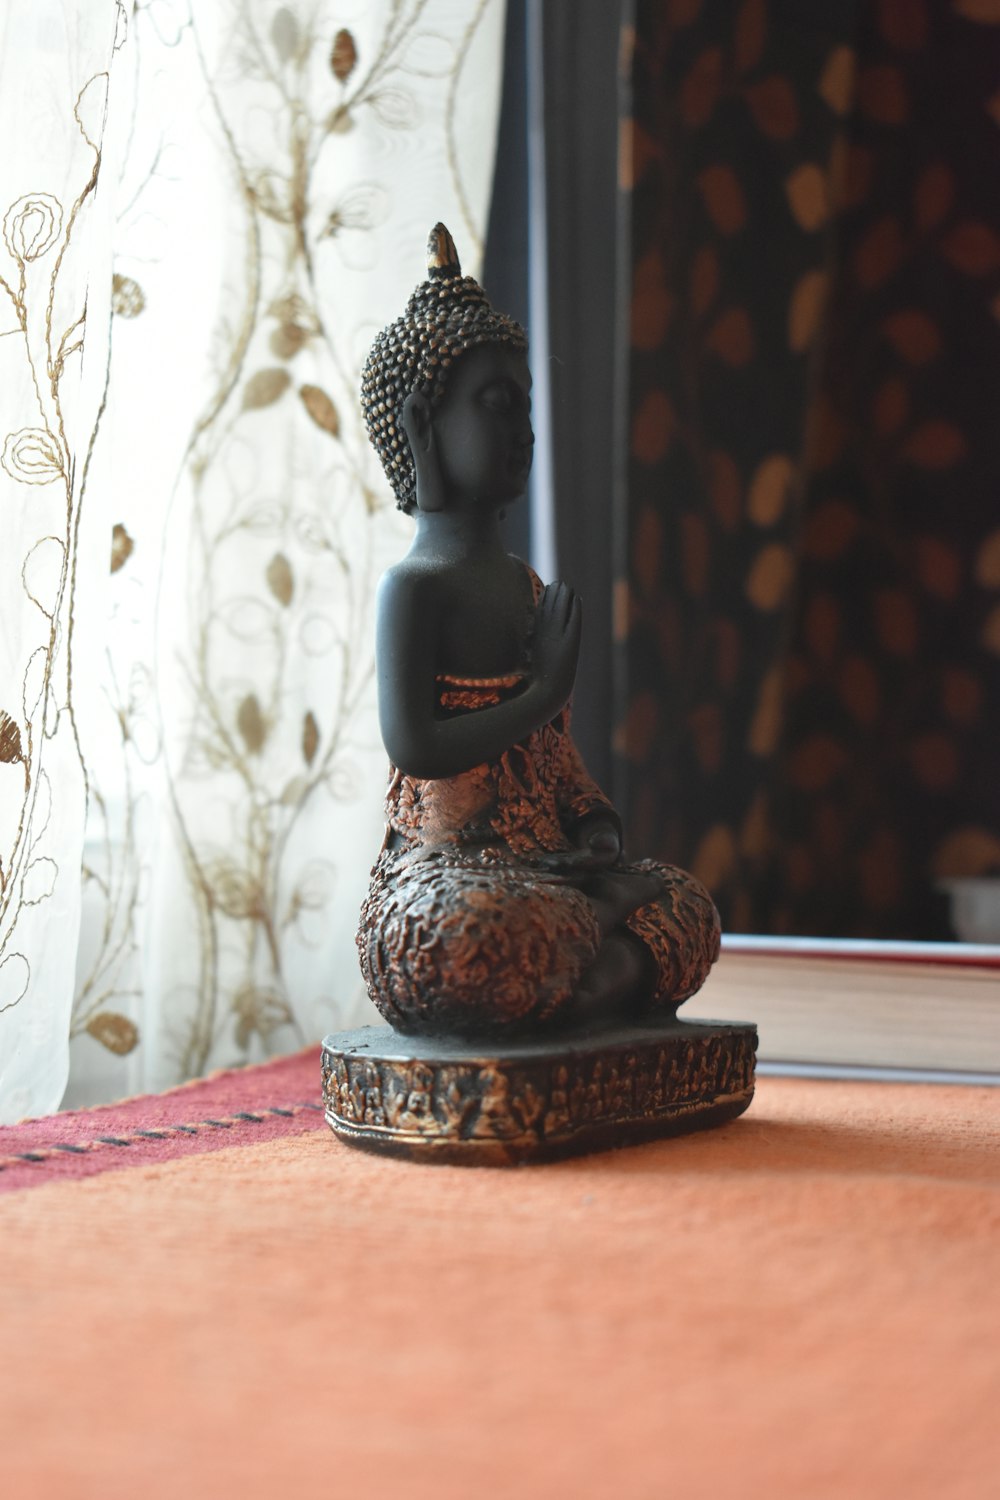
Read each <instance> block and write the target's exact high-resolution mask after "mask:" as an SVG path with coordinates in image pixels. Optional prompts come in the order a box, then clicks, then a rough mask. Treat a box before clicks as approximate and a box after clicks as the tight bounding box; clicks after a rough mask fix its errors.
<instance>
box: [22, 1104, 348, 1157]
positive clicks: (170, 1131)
mask: <svg viewBox="0 0 1000 1500" xmlns="http://www.w3.org/2000/svg"><path fill="white" fill-rule="evenodd" d="M304 1110H310V1111H315V1112H319V1113H321V1112H322V1110H323V1106H322V1104H314V1103H313V1102H312V1101H311V1100H302V1101H300V1102H297V1103H295V1104H293V1105H291V1107H290V1108H284V1107H282V1106H281V1105H279V1104H270V1105H268V1106H267V1107H266V1109H265V1110H264V1111H263V1113H260V1114H255V1113H253V1112H251V1111H250V1110H237V1111H235V1112H234V1113H233V1115H232V1117H231V1118H229V1119H225V1120H214V1119H210V1120H201V1121H199V1123H198V1124H197V1125H164V1126H163V1127H162V1128H161V1129H159V1130H139V1129H138V1128H137V1129H136V1130H134V1131H133V1132H132V1134H131V1135H130V1136H120V1135H99V1136H95V1137H94V1138H93V1140H91V1141H88V1142H87V1143H86V1144H85V1145H74V1144H72V1143H71V1142H69V1141H53V1142H52V1144H51V1146H44V1147H42V1148H41V1149H40V1150H38V1151H19V1152H15V1153H14V1154H13V1155H12V1156H8V1157H7V1158H6V1159H5V1158H3V1157H0V1172H2V1171H4V1169H5V1168H6V1167H9V1166H13V1165H15V1163H17V1162H22V1161H26V1162H31V1163H32V1164H34V1163H37V1162H46V1161H51V1160H52V1158H53V1157H54V1156H55V1155H56V1153H57V1152H64V1153H70V1154H72V1155H73V1156H86V1155H88V1154H89V1153H90V1152H91V1151H93V1150H95V1149H96V1147H98V1146H131V1145H134V1144H135V1142H136V1141H138V1140H140V1139H141V1140H151V1141H167V1140H170V1139H171V1137H175V1136H178V1135H199V1134H200V1133H201V1131H202V1130H204V1129H205V1128H206V1126H212V1128H213V1129H215V1130H231V1129H232V1127H233V1126H234V1125H235V1124H236V1123H237V1121H238V1120H246V1121H248V1122H249V1123H250V1124H253V1125H261V1124H263V1123H264V1121H265V1120H266V1119H267V1118H268V1116H270V1115H280V1116H281V1117H282V1118H283V1119H286V1120H291V1119H294V1118H295V1116H296V1115H298V1114H301V1113H302V1112H303V1111H304Z"/></svg>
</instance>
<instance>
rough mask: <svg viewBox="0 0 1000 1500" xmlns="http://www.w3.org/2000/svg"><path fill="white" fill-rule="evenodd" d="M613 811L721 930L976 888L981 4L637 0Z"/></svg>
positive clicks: (989, 613) (984, 174)
mask: <svg viewBox="0 0 1000 1500" xmlns="http://www.w3.org/2000/svg"><path fill="white" fill-rule="evenodd" d="M627 42H628V47H627V56H626V61H625V76H626V79H627V87H628V90H629V92H630V95H631V99H630V103H629V105H628V106H627V107H626V114H627V118H626V121H625V128H624V140H623V150H622V155H621V160H622V168H621V170H622V175H623V178H624V179H625V181H624V182H623V187H624V189H625V197H624V212H625V216H626V222H627V223H628V226H629V233H630V240H631V247H630V257H629V258H630V266H629V268H628V274H627V276H625V277H623V278H622V280H623V284H627V286H628V307H627V313H628V316H629V320H630V329H631V333H630V347H629V350H628V358H627V361H626V368H625V370H624V372H623V380H622V382H621V386H622V389H623V391H624V392H625V394H626V399H627V411H628V453H627V457H626V461H625V468H626V472H625V473H624V474H623V476H622V478H623V483H622V494H621V501H622V503H621V505H620V506H619V517H620V525H621V533H620V537H619V556H618V558H617V560H616V570H617V574H618V578H619V582H618V584H617V585H616V611H615V638H616V642H617V646H616V650H617V656H616V668H617V672H618V683H619V689H620V704H619V711H618V713H617V729H616V740H615V752H616V775H617V777H618V781H617V785H616V793H617V796H618V798H619V800H620V801H622V802H623V804H624V806H625V808H626V810H627V815H628V824H629V831H630V839H631V846H632V848H633V849H634V850H635V851H636V852H641V853H648V854H658V855H662V856H667V857H669V858H671V859H674V860H676V861H677V862H678V863H681V864H685V865H687V866H688V867H690V868H692V869H694V870H695V871H696V872H697V873H698V874H699V875H701V876H702V878H703V879H705V880H706V882H707V883H708V884H709V886H710V887H711V888H712V890H713V892H714V893H715V896H716V899H717V901H718V902H719V905H720V908H721V909H722V912H723V919H724V922H725V923H726V925H727V926H728V927H730V929H733V930H747V931H761V932H802V933H822V934H834V935H848V934H859V935H860V934H868V935H874V936H889V935H892V936H909V937H915V938H932V937H947V936H949V935H950V934H949V931H948V927H947V922H946V917H945V906H944V900H943V897H942V896H941V895H940V894H939V893H938V891H937V887H936V882H937V880H938V879H939V878H940V877H942V876H948V875H976V874H982V873H985V872H987V871H992V872H993V873H1000V409H998V407H1000V383H998V372H1000V326H998V322H1000V171H998V150H997V126H998V122H1000V69H998V62H1000V46H998V43H1000V3H998V0H954V3H951V4H946V3H944V0H933V3H932V0H877V3H876V0H871V3H853V4H850V3H843V0H841V3H837V0H824V3H822V4H820V3H815V4H811V3H803V0H742V3H740V4H734V3H731V0H705V3H699V0H669V3H662V0H656V3H652V0H637V3H636V4H635V7H634V28H633V29H632V30H630V31H628V32H627Z"/></svg>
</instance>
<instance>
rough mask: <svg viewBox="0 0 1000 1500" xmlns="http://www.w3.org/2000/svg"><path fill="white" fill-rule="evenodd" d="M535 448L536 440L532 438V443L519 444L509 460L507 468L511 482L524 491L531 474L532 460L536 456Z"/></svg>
mask: <svg viewBox="0 0 1000 1500" xmlns="http://www.w3.org/2000/svg"><path fill="white" fill-rule="evenodd" d="M534 448H535V442H534V438H532V440H531V442H530V443H523V444H519V445H518V446H517V447H516V448H514V449H513V450H512V452H511V455H510V459H509V460H508V465H507V467H508V472H509V474H510V477H511V480H512V481H513V482H514V483H516V484H519V485H520V486H521V487H522V489H523V487H524V486H525V485H526V484H527V482H528V475H529V474H530V473H531V460H532V458H533V456H534Z"/></svg>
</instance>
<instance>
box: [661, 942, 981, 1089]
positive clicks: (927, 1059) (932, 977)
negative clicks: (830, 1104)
mask: <svg viewBox="0 0 1000 1500" xmlns="http://www.w3.org/2000/svg"><path fill="white" fill-rule="evenodd" d="M680 1018H681V1019H682V1020H692V1021H693V1020H697V1019H702V1018H711V1019H713V1020H717V1021H755V1022H756V1023H757V1028H758V1032H759V1035H760V1051H759V1059H760V1062H761V1063H763V1064H764V1065H765V1069H766V1068H767V1066H768V1065H776V1067H777V1070H779V1071H780V1070H782V1069H788V1070H789V1071H798V1070H801V1069H805V1070H807V1071H815V1072H825V1071H839V1070H844V1071H851V1070H854V1069H858V1068H862V1069H877V1070H879V1071H882V1072H885V1071H897V1070H898V1071H901V1072H902V1071H905V1072H907V1073H923V1074H954V1075H961V1076H963V1077H967V1078H968V1079H969V1081H976V1082H993V1081H997V1082H1000V946H997V945H993V944H973V943H901V942H899V943H898V942H891V943H888V942H868V941H861V940H858V941H855V940H853V939H842V940H837V939H827V940H822V939H816V938H773V937H747V936H742V935H736V936H731V937H724V938H723V947H722V956H721V957H720V959H719V962H718V963H717V964H716V966H715V968H714V969H713V970H712V973H711V975H710V977H709V979H708V981H707V982H706V984H705V986H704V988H703V989H702V990H701V991H700V992H699V993H698V994H697V995H696V996H694V998H693V999H691V1000H689V1001H687V1003H686V1004H685V1005H684V1007H683V1009H682V1010H681V1013H680Z"/></svg>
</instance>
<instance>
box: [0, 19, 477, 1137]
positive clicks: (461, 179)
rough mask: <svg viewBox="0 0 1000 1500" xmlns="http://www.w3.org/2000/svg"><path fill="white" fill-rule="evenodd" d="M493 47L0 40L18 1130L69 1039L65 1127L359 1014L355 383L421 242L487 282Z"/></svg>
mask: <svg viewBox="0 0 1000 1500" xmlns="http://www.w3.org/2000/svg"><path fill="white" fill-rule="evenodd" d="M503 9H504V8H503V4H502V3H501V0H479V3H462V0H377V3H361V0H354V3H353V4H349V3H340V4H338V3H334V0H313V3H307V0H300V3H297V4H289V5H282V6H277V5H274V4H273V3H271V4H263V3H258V0H241V3H228V0H202V3H199V4H198V5H196V6H195V5H191V4H190V3H189V0H149V3H146V4H141V5H137V6H136V7H135V9H134V11H130V14H129V15H128V17H126V16H125V14H124V10H123V8H122V7H120V6H119V7H117V8H116V7H115V6H114V5H111V4H104V3H102V4H96V3H91V4H89V5H87V4H85V3H82V0H81V3H78V4H76V5H71V4H69V3H65V4H57V3H55V0H39V3H38V4H36V5H33V6H31V7H21V6H19V5H9V6H8V11H9V15H8V20H7V29H6V33H5V35H4V44H5V45H4V49H3V54H2V62H0V84H2V91H0V115H2V117H3V129H4V134H3V139H4V141H5V144H6V145H9V144H10V142H11V141H13V145H14V150H13V153H11V152H10V151H9V150H8V153H7V156H6V159H5V160H4V161H3V162H0V185H2V187H0V196H2V199H3V203H2V208H3V211H4V212H5V213H6V214H7V220H8V221H9V224H10V227H9V228H5V236H4V249H3V255H2V256H0V270H2V273H3V275H4V277H5V282H6V290H4V289H0V296H2V301H3V304H4V306H3V312H2V318H3V319H5V320H6V322H0V334H4V335H8V326H9V328H10V330H11V331H10V333H9V335H8V336H5V337H0V361H2V365H0V369H2V375H0V427H2V428H3V432H2V437H3V440H4V447H3V473H2V474H0V506H2V507H3V511H2V520H0V536H2V538H3V546H2V549H0V569H2V572H0V621H2V645H0V712H2V713H3V714H4V718H3V719H0V860H2V861H3V866H2V868H3V876H2V878H3V882H4V884H3V902H4V906H3V912H2V917H0V923H2V925H0V943H2V944H3V948H2V952H0V963H2V967H0V984H2V985H3V992H2V997H0V1006H2V1007H4V1008H3V1009H2V1010H0V1112H2V1117H3V1118H8V1119H10V1118H16V1117H18V1116H20V1115H23V1114H25V1113H27V1112H39V1111H42V1110H46V1109H51V1108H53V1107H55V1106H56V1105H57V1104H58V1102H59V1099H60V1096H61V1094H62V1091H63V1086H64V1084H65V1080H66V1074H67V1068H68V1064H69V1055H70V1037H71V1035H72V1073H71V1081H70V1091H69V1095H68V1096H67V1097H68V1098H71V1099H72V1100H73V1101H74V1102H86V1101H88V1100H92V1099H96V1098H99V1097H101V1096H102V1095H103V1096H110V1095H113V1094H121V1093H123V1092H126V1091H129V1090H133V1089H138V1088H150V1087H160V1086H162V1085H164V1084H166V1083H169V1082H172V1081H175V1080H177V1079H179V1078H181V1077H185V1076H190V1075H192V1074H195V1073H198V1072H202V1071H204V1070H205V1069H207V1068H209V1067H215V1066H225V1065H231V1064H233V1063H238V1062H242V1061H252V1060H255V1059H257V1058H259V1057H261V1056H265V1055H267V1054H269V1053H271V1052H273V1051H277V1050H287V1049H288V1048H290V1047H294V1046H296V1045H300V1044H302V1043H304V1042H306V1041H310V1040H313V1039H314V1038H316V1037H317V1036H318V1035H320V1034H321V1032H322V1031H323V1030H324V1029H329V1028H330V1027H331V1026H336V1025H340V1024H344V1023H350V1022H351V1021H353V1020H354V1019H356V1018H359V1017H360V1016H361V1015H363V1014H364V1009H363V1006H364V1002H363V998H362V993H361V987H360V982H359V978H358V974H357V964H356V959H355V955H354V948H353V930H354V925H355V922H356V916H357V909H358V905H359V903H360V898H361V894H362V891H363V888H364V885H365V881H366V878H367V872H368V868H369V865H370V863H371V861H372V859H373V857H374V853H375V850H376V848H377V845H378V842H379V839H380V836H381V818H380V805H381V795H382V787H383V782H384V774H385V765H384V755H383V752H382V750H381V746H380V744H379V741H378V733H377V728H376V724H375V718H374V709H373V693H372V684H371V668H372V658H371V641H372V622H371V602H372V592H373V584H374V581H375V579H376V577H377V576H378V573H379V572H380V571H381V570H382V568H383V567H384V566H385V565H386V563H387V562H388V561H389V560H390V559H391V557H393V556H394V555H398V553H399V551H400V550H401V549H402V548H403V547H404V546H405V544H406V532H407V523H406V522H405V521H404V520H403V519H402V518H400V517H398V515H397V514H396V512H395V511H394V510H393V508H392V505H391V499H390V495H389V492H388V488H387V486H386V485H385V483H384V481H383V479H382V476H381V472H380V471H379V470H378V468H377V464H376V462H375V460H374V458H373V456H372V455H371V454H370V452H369V449H368V446H367V442H366V440H365V437H364V433H363V430H362V428H361V424H360V418H359V414H358V408H357V398H356V391H357V385H358V374H359V370H360V366H361V363H362V361H363V358H364V354H365V352H366V349H367V346H368V344H369V342H370V340H371V337H372V335H373V334H374V332H375V331H376V329H377V328H378V327H379V326H381V324H382V323H384V322H385V321H387V319H388V318H389V317H390V316H392V315H394V314H395V313H396V312H397V311H398V310H399V308H400V307H401V306H402V304H403V302H404V301H405V298H406V296H407V295H408V293H409V291H410V290H411V289H412V287H413V285H414V284H415V283H416V282H417V281H418V280H419V279H420V278H421V276H422V274H423V248H424V243H425V240H426V235H427V232H428V230H429V229H430V227H431V225H432V224H433V223H434V221H435V220H436V219H439V218H441V219H444V220H445V222H446V223H448V224H449V226H450V227H451V229H452V231H453V233H454V235H455V238H456V240H457V241H458V243H459V245H460V248H461V249H462V251H463V260H464V261H465V262H466V265H467V268H468V269H469V270H471V271H473V272H474V271H475V270H476V268H477V262H478V257H479V254H480V252H481V248H482V236H483V232H484V224H485V218H486V212H487V206H488V200H489V189H490V183H491V178H492V165H493V153H494V148H495V132H496V120H497V113H498V104H499V87H500V66H501V59H502V33H503V19H504V18H503ZM24 12H29V13H30V15H29V17H27V18H26V17H25V16H24V14H23V13H24ZM15 15H18V16H20V19H19V20H18V21H17V22H14V21H13V19H12V17H13V16H15ZM126 19H127V20H128V26H127V37H126V36H125V34H124V33H125V29H126V28H125V26H124V22H125V20H126ZM116 39H117V41H116ZM116 45H117V47H118V50H117V51H116V50H115V48H116ZM102 73H103V74H104V75H107V74H110V78H111V84H110V91H109V98H110V105H109V109H108V113H107V120H106V124H105V117H104V109H103V107H104V95H103V93H101V92H100V85H101V77H100V75H101V74H102ZM12 79H13V80H14V82H15V83H16V85H17V87H13V85H12V81H11V80H12ZM91 79H96V80H97V82H95V83H90V82H89V81H90V80H91ZM12 87H13V93H12V91H11V90H12ZM18 88H20V95H18ZM91 91H94V97H95V101H96V102H95V103H94V106H93V112H94V114H95V116H96V120H97V123H93V124H87V120H88V118H89V117H88V116H86V115H85V114H84V109H83V107H82V106H81V107H78V108H77V110H76V114H77V115H80V116H81V117H82V118H83V119H84V124H82V125H80V124H78V123H77V120H76V118H75V116H74V105H75V102H76V100H77V98H78V96H80V95H81V94H83V96H84V98H83V104H84V106H86V105H87V104H88V103H89V102H90V94H91ZM18 100H20V103H19V102H18ZM66 101H68V103H67V102H66ZM12 122H13V124H12ZM102 129H103V149H104V159H103V161H102V162H101V163H100V171H99V173H98V176H97V187H96V190H94V189H91V190H90V192H89V195H85V196H84V198H83V202H82V206H81V208H80V209H79V211H78V212H77V213H76V217H75V219H74V218H73V204H74V203H75V202H76V201H77V199H79V198H80V197H81V194H82V193H83V192H84V189H85V188H86V187H87V184H88V182H89V175H93V165H94V162H95V146H92V145H89V144H88V142H89V141H93V142H95V143H96V146H98V147H99V146H100V145H101V143H102V137H101V133H100V132H101V130H102ZM88 174H89V175H88ZM22 200H23V201H22ZM36 200H37V201H36ZM8 205H10V212H8ZM19 205H20V206H19ZM71 221H72V222H71ZM5 223H6V221H5ZM46 278H48V279H47V280H46ZM53 279H54V281H55V284H56V295H55V297H54V298H53V297H52V295H51V286H52V283H53ZM109 295H110V300H111V307H112V308H113V313H112V315H111V318H110V347H109V317H108V307H109ZM19 309H22V310H23V311H19ZM84 309H85V311H86V317H85V320H81V314H82V313H83V312H84ZM19 319H21V320H22V322H23V323H24V327H22V326H21V323H20V322H19V321H18V320H19ZM77 320H80V321H79V322H78V321H77ZM64 330H66V332H65V337H64ZM81 336H82V337H83V349H82V350H79V349H76V348H75V347H74V346H75V345H76V344H78V343H79V342H80V340H81ZM60 340H62V341H63V347H62V349H61V350H60ZM33 341H34V343H33ZM33 349H34V350H35V352H34V353H33V352H32V350H33ZM81 354H82V359H81ZM109 354H110V358H109ZM60 361H61V363H60ZM54 370H56V374H53V371H54ZM105 386H106V392H105ZM98 418H99V419H100V420H98ZM60 424H61V425H60ZM8 434H9V436H8ZM95 434H96V436H95ZM109 568H110V571H109ZM46 589H47V591H48V592H44V591H45V590H46ZM39 663H40V664H41V665H39ZM32 674H34V675H32ZM36 679H38V680H39V681H38V683H36ZM85 805H86V807H87V821H86V827H84V806H85ZM81 852H82V858H81ZM81 868H82V878H81ZM81 912H82V920H81Z"/></svg>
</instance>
